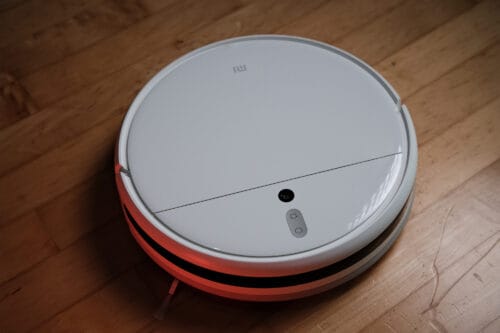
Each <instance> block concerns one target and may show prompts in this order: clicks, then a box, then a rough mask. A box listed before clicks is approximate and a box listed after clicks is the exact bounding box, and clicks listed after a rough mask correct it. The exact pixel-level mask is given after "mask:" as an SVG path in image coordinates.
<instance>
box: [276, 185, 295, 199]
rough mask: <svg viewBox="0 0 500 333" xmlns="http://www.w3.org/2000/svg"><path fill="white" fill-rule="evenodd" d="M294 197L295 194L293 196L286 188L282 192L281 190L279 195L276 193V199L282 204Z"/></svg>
mask: <svg viewBox="0 0 500 333" xmlns="http://www.w3.org/2000/svg"><path fill="white" fill-rule="evenodd" d="M294 197H295V194H293V191H292V190H289V189H287V188H286V189H284V190H281V191H280V193H278V198H279V199H280V200H281V201H283V202H290V201H292V200H293V198H294Z"/></svg>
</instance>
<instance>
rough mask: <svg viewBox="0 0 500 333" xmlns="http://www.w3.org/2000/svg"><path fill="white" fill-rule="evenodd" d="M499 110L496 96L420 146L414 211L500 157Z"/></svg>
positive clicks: (430, 202) (429, 203) (499, 99)
mask: <svg viewBox="0 0 500 333" xmlns="http://www.w3.org/2000/svg"><path fill="white" fill-rule="evenodd" d="M499 110H500V98H497V99H496V100H495V101H493V102H491V103H489V104H488V105H486V106H484V107H483V108H482V109H481V110H479V111H478V112H476V113H474V114H472V115H471V116H469V117H468V118H466V119H464V120H463V121H461V122H459V123H457V124H455V125H454V126H452V127H450V128H449V129H448V130H447V131H445V132H444V133H443V134H442V135H440V136H437V137H436V138H434V139H433V140H431V141H429V142H428V143H426V144H425V145H424V146H422V148H420V150H419V166H422V167H421V168H420V169H419V171H418V178H417V183H416V193H417V195H416V197H415V201H414V203H413V211H414V212H420V211H422V210H423V209H425V208H426V207H428V206H429V205H431V204H432V203H433V202H434V201H435V200H437V199H438V198H440V197H442V196H443V195H445V194H446V193H448V192H449V191H450V190H452V189H453V188H455V187H457V185H459V184H461V183H463V182H464V181H465V180H467V179H468V178H470V177H472V176H473V175H475V174H476V173H477V172H479V171H480V170H481V169H483V168H485V167H486V166H487V165H489V164H491V163H493V162H494V161H496V160H497V159H498V158H499V157H500V112H499ZM457 165H459V166H460V168H457Z"/></svg>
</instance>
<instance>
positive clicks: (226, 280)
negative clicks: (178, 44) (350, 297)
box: [124, 207, 404, 288]
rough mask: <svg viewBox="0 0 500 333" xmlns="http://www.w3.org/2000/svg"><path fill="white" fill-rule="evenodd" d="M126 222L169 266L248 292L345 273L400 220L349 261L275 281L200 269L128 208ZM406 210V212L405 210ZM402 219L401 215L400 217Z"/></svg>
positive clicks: (275, 279)
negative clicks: (169, 247)
mask: <svg viewBox="0 0 500 333" xmlns="http://www.w3.org/2000/svg"><path fill="white" fill-rule="evenodd" d="M124 210H125V213H126V215H127V218H128V219H129V221H130V223H131V224H132V226H133V228H134V229H135V230H136V231H137V233H139V235H140V236H141V237H142V239H143V240H144V241H145V242H146V243H147V244H148V245H149V246H150V247H151V248H152V249H153V250H155V251H156V252H157V253H158V254H160V255H161V256H162V257H163V258H165V260H167V261H169V262H170V263H172V264H174V265H176V266H178V267H179V268H181V269H183V270H185V271H187V272H189V273H191V274H193V275H196V276H199V277H202V278H204V279H207V280H210V281H214V282H218V283H222V284H226V285H231V286H238V287H245V288H279V287H290V286H296V285H301V284H305V283H308V282H313V281H317V280H321V279H323V278H325V277H328V276H330V275H333V274H336V273H338V272H341V271H343V270H345V269H346V268H348V267H350V266H352V265H354V264H355V263H357V262H359V261H360V260H362V259H363V258H365V257H366V256H368V255H369V254H370V253H371V252H372V251H373V250H375V249H376V248H377V247H378V246H379V245H380V244H381V243H382V242H383V241H384V240H385V239H386V238H387V237H388V236H389V235H390V234H391V232H392V231H393V230H394V229H395V228H396V226H397V224H398V221H399V215H398V217H397V218H396V219H395V220H394V222H392V223H391V224H390V225H389V227H387V229H386V230H384V232H382V234H380V235H379V236H378V237H377V238H376V239H375V240H374V241H372V242H371V243H370V244H368V245H367V246H365V247H364V248H362V249H361V250H359V251H358V252H356V253H354V254H352V255H350V256H349V257H347V258H345V259H343V260H341V261H338V262H335V263H333V264H331V265H328V266H325V267H322V268H319V269H315V270H312V271H308V272H304V273H299V274H294V275H285V276H276V277H255V276H241V275H232V274H227V273H221V272H217V271H213V270H210V269H207V268H204V267H201V266H197V265H195V264H193V263H191V262H189V261H186V260H184V259H182V258H180V257H178V256H176V255H175V254H173V253H172V252H170V251H168V250H167V249H165V248H164V247H162V246H161V245H160V244H158V243H157V242H156V241H155V240H154V239H153V238H151V237H150V236H149V235H148V234H147V233H146V232H145V231H144V230H143V229H142V228H141V227H140V226H139V224H138V223H137V222H136V221H135V219H134V218H133V217H132V214H130V212H129V211H128V209H127V208H126V207H124ZM403 210H404V208H403ZM400 215H401V213H400Z"/></svg>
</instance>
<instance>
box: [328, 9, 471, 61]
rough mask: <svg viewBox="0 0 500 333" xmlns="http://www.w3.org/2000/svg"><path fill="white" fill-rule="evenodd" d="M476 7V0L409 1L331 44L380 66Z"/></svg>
mask: <svg viewBox="0 0 500 333" xmlns="http://www.w3.org/2000/svg"><path fill="white" fill-rule="evenodd" d="M475 3H476V2H475V1H473V0H460V1H456V0H447V1H439V2H436V1H432V0H425V1H421V0H410V1H405V2H403V3H402V4H400V5H399V6H396V7H394V8H391V9H390V10H388V11H385V12H384V14H383V15H382V16H380V17H378V18H377V19H375V20H373V21H371V22H370V23H369V24H366V25H364V26H362V27H361V28H360V29H356V30H354V31H353V32H352V33H349V34H347V35H344V36H343V37H341V38H339V39H336V40H332V41H331V42H333V43H334V44H335V46H338V47H340V48H342V49H344V50H347V51H348V52H351V53H353V54H354V55H356V56H357V57H360V58H361V59H363V60H364V61H366V62H367V63H369V64H376V63H378V62H379V61H381V60H383V59H385V58H387V57H388V56H390V55H391V54H393V53H394V52H396V51H398V50H400V49H402V48H403V47H404V46H405V45H407V44H408V43H409V42H411V41H413V40H415V39H417V38H419V37H421V36H423V35H425V34H426V33H428V32H430V31H432V30H433V29H435V28H437V27H438V26H440V25H441V24H443V23H445V22H447V21H448V20H450V19H452V18H454V17H455V16H457V15H459V14H461V13H462V12H464V11H466V10H467V9H470V8H471V7H472V6H473V5H474V4H475ZM374 5H375V4H374ZM408 22H411V24H407V23H408ZM369 41H370V42H369Z"/></svg>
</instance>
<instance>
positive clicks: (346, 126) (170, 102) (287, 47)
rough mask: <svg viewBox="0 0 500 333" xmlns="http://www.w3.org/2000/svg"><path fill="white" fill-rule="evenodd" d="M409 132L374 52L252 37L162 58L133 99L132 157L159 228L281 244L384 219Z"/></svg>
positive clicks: (211, 239)
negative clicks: (371, 58)
mask: <svg viewBox="0 0 500 333" xmlns="http://www.w3.org/2000/svg"><path fill="white" fill-rule="evenodd" d="M407 144H408V143H407V133H406V127H405V122H404V119H403V116H402V114H401V112H400V105H399V99H398V97H397V95H396V94H395V93H394V92H393V90H392V89H391V88H390V86H389V85H388V84H387V83H386V82H385V81H384V80H383V79H382V78H381V77H380V76H379V75H378V74H376V73H375V72H374V71H373V70H371V69H370V68H369V67H368V66H367V65H366V64H364V63H362V62H361V61H359V60H358V59H356V58H354V57H353V56H351V55H349V54H347V53H345V52H343V51H340V50H338V49H336V48H333V47H330V46H328V45H325V44H322V43H317V42H314V41H310V40H305V39H300V38H293V37H287V36H250V37H245V38H236V39H231V40H227V41H223V42H219V43H216V44H212V45H209V46H207V47H204V48H202V49H199V50H196V51H194V52H191V53H189V54H187V55H186V56H184V57H182V58H181V59H179V60H177V61H176V62H174V63H172V64H170V65H169V66H167V67H166V68H164V69H163V70H162V71H160V73H158V74H157V75H156V76H155V77H154V78H153V79H152V80H151V81H150V82H149V83H148V84H147V85H146V87H145V88H144V89H143V90H142V92H141V93H140V94H139V96H138V97H137V98H136V100H135V101H134V103H133V104H132V106H131V108H130V110H129V114H128V115H127V118H126V120H125V122H124V126H123V129H122V133H121V139H120V147H119V160H120V163H121V164H122V165H123V166H124V167H126V168H127V169H128V170H129V177H130V181H131V183H132V184H133V190H134V191H135V192H136V195H137V198H139V200H140V201H141V204H142V205H143V207H145V208H146V209H147V210H148V213H150V214H152V215H153V216H154V217H155V219H156V220H155V221H152V222H153V223H155V224H156V225H157V226H158V228H159V229H161V230H163V231H164V232H167V233H172V234H173V235H176V237H179V239H182V240H183V242H185V243H187V244H193V246H197V247H198V248H202V249H205V250H206V251H208V252H218V253H224V254H230V255H238V256H248V257H272V256H284V255H291V254H296V253H301V252H305V251H308V250H312V249H317V248H319V247H321V246H324V245H325V244H328V243H331V242H333V241H335V240H337V239H339V238H341V237H343V236H345V235H347V234H349V233H350V232H352V231H353V230H355V229H356V228H358V227H359V226H360V225H362V224H364V223H368V222H367V221H369V220H370V219H376V217H377V214H379V213H380V211H381V210H383V209H385V207H387V205H389V204H390V202H391V200H392V198H393V196H394V194H395V193H396V192H397V189H398V187H399V184H400V183H401V179H402V177H403V174H404V169H405V165H406V160H407V152H408V147H407ZM283 190H289V191H290V192H286V191H285V192H286V193H288V195H289V196H287V197H284V196H283V193H285V192H283ZM280 193H281V194H280ZM290 193H291V194H290ZM290 195H291V196H290ZM294 212H298V214H295V213H294ZM292 213H293V215H292V217H294V216H299V217H300V221H299V222H297V223H298V224H297V223H296V221H292V220H293V219H292V220H291V219H290V214H292ZM390 222H391V221H383V222H377V223H386V224H388V223H390ZM370 223H372V222H370ZM375 236H376V235H374V237H375ZM374 237H373V238H374Z"/></svg>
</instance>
